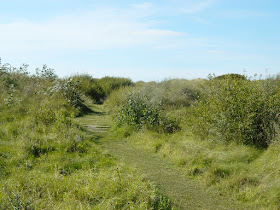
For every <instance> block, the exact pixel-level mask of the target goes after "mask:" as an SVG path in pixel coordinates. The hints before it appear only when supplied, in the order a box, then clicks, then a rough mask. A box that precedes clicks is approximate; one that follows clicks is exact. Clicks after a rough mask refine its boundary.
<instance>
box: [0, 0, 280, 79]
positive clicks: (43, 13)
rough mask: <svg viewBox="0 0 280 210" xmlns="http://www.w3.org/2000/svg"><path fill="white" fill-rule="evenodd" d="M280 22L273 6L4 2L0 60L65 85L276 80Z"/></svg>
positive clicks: (110, 0)
mask: <svg viewBox="0 0 280 210" xmlns="http://www.w3.org/2000/svg"><path fill="white" fill-rule="evenodd" d="M279 20H280V1H276V0H275V1H271V0H266V1H264V0H262V1H260V0H242V1H241V0H235V1H232V0H158V1H139V0H137V1H128V0H118V1H114V0H102V1H97V0H83V1H81V0H40V1H38V0H37V1H35V0H25V1H23V0H9V1H6V0H0V57H2V63H10V64H11V65H12V66H16V67H18V66H20V65H21V64H23V63H27V64H29V65H30V71H33V69H35V68H36V67H42V65H43V64H47V65H48V66H49V67H50V68H54V69H55V71H56V73H57V74H58V75H59V76H61V77H64V76H71V75H73V74H77V73H80V74H81V73H88V74H90V75H92V76H93V77H103V76H121V77H130V78H132V79H133V80H134V81H138V80H144V81H151V80H155V81H161V80H163V79H166V78H186V79H193V78H206V77H207V75H208V74H210V73H215V74H216V75H221V74H225V73H240V74H243V72H244V69H245V71H246V72H247V74H248V75H254V74H255V73H257V74H266V70H267V69H268V72H269V73H270V74H273V75H274V74H277V73H278V72H280V36H279V34H280V21H279Z"/></svg>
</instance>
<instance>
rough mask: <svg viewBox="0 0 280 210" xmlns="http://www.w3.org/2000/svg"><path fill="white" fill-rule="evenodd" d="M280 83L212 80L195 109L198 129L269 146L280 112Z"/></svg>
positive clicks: (205, 132)
mask: <svg viewBox="0 0 280 210" xmlns="http://www.w3.org/2000/svg"><path fill="white" fill-rule="evenodd" d="M277 86H278V85H277V84H276V83H274V84H273V83H271V81H270V80H265V81H249V80H243V79H228V78H226V79H219V80H217V79H213V80H210V81H209V82H208V84H207V85H206V86H205V89H204V95H203V97H202V98H201V100H200V101H199V104H198V106H197V107H195V108H194V110H193V111H194V112H195V113H196V115H195V120H194V121H192V123H194V125H195V126H193V129H194V131H195V132H196V133H197V134H199V135H202V136H209V135H214V136H218V138H219V139H220V140H222V141H226V142H230V141H236V142H239V143H243V144H247V145H255V146H257V147H267V146H268V145H269V143H270V142H271V141H272V140H273V139H274V136H275V130H276V124H277V121H278V119H277V113H279V111H280V108H279V107H280V106H279V105H280V101H279V99H278V98H279V97H278V94H279V93H278V90H277Z"/></svg>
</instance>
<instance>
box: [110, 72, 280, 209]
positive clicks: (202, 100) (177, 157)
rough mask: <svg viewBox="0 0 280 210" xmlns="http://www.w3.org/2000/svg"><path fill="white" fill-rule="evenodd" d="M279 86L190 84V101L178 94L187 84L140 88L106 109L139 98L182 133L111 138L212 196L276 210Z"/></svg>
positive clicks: (239, 80) (114, 98) (241, 81)
mask: <svg viewBox="0 0 280 210" xmlns="http://www.w3.org/2000/svg"><path fill="white" fill-rule="evenodd" d="M279 81H280V80H279V76H275V77H270V78H267V79H261V78H259V79H257V78H247V77H245V76H242V75H224V76H221V77H217V78H216V77H212V78H209V79H208V80H200V81H187V83H188V88H190V89H191V91H189V92H191V93H195V94H194V95H193V96H192V97H189V96H188V95H184V94H181V90H184V88H185V87H184V85H185V81H184V82H181V81H180V80H177V81H176V80H171V81H164V82H161V83H150V84H147V83H144V84H143V83H141V84H139V86H138V87H137V89H135V88H134V89H131V88H130V89H126V90H121V91H120V92H115V93H113V95H111V96H110V97H109V100H108V102H107V103H110V102H111V104H110V106H108V107H112V108H113V109H114V104H115V107H118V109H121V107H122V106H121V105H120V104H125V103H127V101H126V99H127V97H124V96H127V95H129V94H130V93H131V92H132V91H136V90H137V91H138V92H140V93H141V94H142V95H146V96H149V97H150V98H149V100H148V101H149V102H150V103H152V102H161V104H162V105H163V106H162V107H163V109H162V110H161V111H162V112H164V114H165V115H167V116H172V117H174V118H176V119H181V123H180V127H181V128H182V130H181V131H179V132H176V133H173V134H171V135H170V134H166V133H158V132H155V131H153V130H148V129H142V130H141V132H137V131H136V132H133V133H131V135H126V132H127V130H126V129H124V128H122V127H121V128H119V129H117V130H115V131H114V132H117V134H118V135H122V136H123V138H126V141H128V142H130V143H131V144H133V145H134V146H137V147H140V148H142V149H145V150H147V151H150V152H154V153H158V154H160V155H162V156H163V157H166V158H168V159H169V160H170V161H172V162H173V163H174V164H176V165H177V166H178V167H180V168H182V169H183V170H184V171H185V173H186V175H187V176H189V177H190V178H193V179H195V180H199V181H200V183H203V184H204V185H205V186H206V187H207V188H208V190H210V191H216V192H217V193H218V194H221V195H225V196H227V197H228V198H229V199H234V200H235V201H240V202H243V203H244V204H245V207H247V208H253V209H278V208H279V206H280V202H279V193H280V191H279V189H280V179H279V173H278V172H279V170H278V169H279V164H278V163H279V155H278V151H279V121H278V117H279V112H280V110H279V107H280V104H279V102H280V101H279V98H280V97H279V93H280V92H279V90H280V88H279V87H280V86H279V85H280V83H279ZM173 82H174V83H175V84H172V83H173ZM171 84H172V85H171ZM171 86H172V87H173V88H170V87H171ZM176 86H177V87H176ZM175 87H176V88H175ZM143 93H145V94H143ZM172 97H174V98H172ZM181 101H183V103H182V102H181ZM176 103H178V105H176Z"/></svg>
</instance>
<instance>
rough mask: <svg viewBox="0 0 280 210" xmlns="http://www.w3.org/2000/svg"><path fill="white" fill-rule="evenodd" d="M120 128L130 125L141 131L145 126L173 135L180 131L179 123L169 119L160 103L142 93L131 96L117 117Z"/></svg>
mask: <svg viewBox="0 0 280 210" xmlns="http://www.w3.org/2000/svg"><path fill="white" fill-rule="evenodd" d="M116 122H117V125H118V126H121V125H124V124H126V125H129V126H132V127H133V128H135V129H136V130H139V129H140V128H142V127H143V126H145V127H147V128H148V129H151V130H157V131H163V132H166V133H173V132H176V131H177V130H179V129H180V127H179V122H178V121H176V120H171V119H169V118H168V117H167V116H166V115H164V112H163V111H162V110H161V105H160V103H153V102H151V99H150V98H149V97H148V96H146V95H143V94H140V93H134V92H133V93H132V94H130V95H129V96H128V97H127V99H126V102H125V103H124V105H123V106H122V108H121V109H120V110H119V112H118V114H117V115H116Z"/></svg>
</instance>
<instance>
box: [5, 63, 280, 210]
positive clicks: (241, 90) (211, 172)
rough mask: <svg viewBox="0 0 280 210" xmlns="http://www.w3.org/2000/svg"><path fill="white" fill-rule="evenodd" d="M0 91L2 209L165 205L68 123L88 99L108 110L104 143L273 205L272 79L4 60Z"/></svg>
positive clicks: (239, 198) (135, 174)
mask: <svg viewBox="0 0 280 210" xmlns="http://www.w3.org/2000/svg"><path fill="white" fill-rule="evenodd" d="M0 88H1V92H0V179H1V182H0V208H1V209H44V208H45V209H172V208H173V207H172V201H170V200H169V199H168V198H167V197H165V196H163V195H161V194H160V192H159V191H158V189H157V188H156V187H155V186H154V185H153V184H152V183H151V182H149V179H146V178H143V177H142V176H141V174H140V173H139V171H137V170H135V169H133V168H131V167H130V166H127V165H125V164H124V163H122V162H121V161H120V160H118V159H116V158H114V157H113V156H111V155H110V154H109V153H107V152H105V151H104V150H103V148H102V147H100V145H99V144H98V140H99V138H100V136H98V135H97V134H96V133H94V132H91V131H89V130H87V129H86V128H85V127H83V126H82V125H80V124H79V123H77V121H75V118H76V117H78V116H83V115H87V114H88V113H90V112H91V111H92V110H91V109H90V107H89V103H91V104H92V103H94V104H103V105H102V106H103V107H105V108H106V110H107V111H108V114H109V116H110V119H111V121H112V125H113V126H112V127H111V129H110V130H109V134H108V138H109V139H110V138H111V139H112V138H113V139H118V140H120V141H127V142H129V144H131V145H133V146H135V147H137V148H138V149H140V150H143V151H146V152H150V153H156V154H157V155H159V156H161V157H163V158H165V159H166V160H168V161H169V162H170V163H172V164H174V165H175V166H176V167H177V168H178V169H180V170H182V172H183V173H184V174H185V175H186V176H187V177H189V178H190V179H192V180H194V181H197V182H199V183H200V184H201V185H203V186H204V187H206V188H207V189H208V190H209V191H215V192H218V193H219V194H220V195H222V196H224V197H225V198H228V199H231V200H234V201H236V202H239V203H242V204H244V205H245V206H246V207H248V208H254V209H277V208H279V207H280V190H279V189H280V178H279V168H280V156H279V149H280V144H279V116H280V78H279V77H278V76H270V77H267V78H265V79H262V78H255V77H254V78H249V77H246V76H243V75H235V74H231V75H223V76H219V77H216V76H214V75H212V76H211V75H210V76H209V78H208V79H196V80H185V79H170V80H165V81H162V82H158V83H157V82H136V83H134V82H133V81H132V80H130V79H128V78H115V77H104V78H101V79H96V78H93V77H92V76H90V75H75V76H72V77H68V78H58V77H57V76H56V75H55V73H54V71H53V69H50V68H48V67H47V66H44V67H43V68H42V69H37V70H36V73H35V74H30V73H29V72H28V70H27V66H26V65H24V66H22V67H21V68H19V69H16V68H6V67H5V66H4V67H3V68H2V69H1V70H0ZM88 101H90V102H88ZM174 208H175V207H174Z"/></svg>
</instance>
